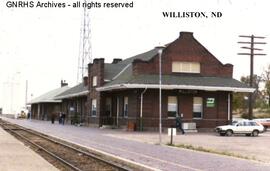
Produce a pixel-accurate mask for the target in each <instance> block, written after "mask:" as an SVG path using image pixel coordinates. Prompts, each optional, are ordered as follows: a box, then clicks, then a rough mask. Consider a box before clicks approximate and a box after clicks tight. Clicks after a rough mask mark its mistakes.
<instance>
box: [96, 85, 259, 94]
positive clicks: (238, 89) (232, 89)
mask: <svg viewBox="0 0 270 171" xmlns="http://www.w3.org/2000/svg"><path fill="white" fill-rule="evenodd" d="M133 88H148V89H158V88H159V84H116V85H111V86H104V87H99V88H96V90H97V91H109V90H116V89H133ZM161 88H162V89H163V90H173V89H186V90H205V91H230V92H243V93H251V92H254V91H255V89H254V88H244V87H243V88H242V87H219V86H197V85H166V84H162V85H161Z"/></svg>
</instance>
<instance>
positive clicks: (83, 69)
mask: <svg viewBox="0 0 270 171" xmlns="http://www.w3.org/2000/svg"><path fill="white" fill-rule="evenodd" d="M84 3H85V4H87V0H85V1H84ZM91 49H92V46H91V25H90V9H87V5H85V7H84V8H83V20H82V26H81V31H80V47H79V57H78V68H77V83H79V82H81V81H82V78H83V77H84V76H86V75H88V67H87V66H88V63H90V62H92V50H91Z"/></svg>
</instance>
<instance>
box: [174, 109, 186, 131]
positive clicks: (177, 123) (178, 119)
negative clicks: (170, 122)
mask: <svg viewBox="0 0 270 171" xmlns="http://www.w3.org/2000/svg"><path fill="white" fill-rule="evenodd" d="M176 128H179V129H180V131H181V132H182V134H185V131H184V129H183V128H182V118H181V117H180V116H179V115H178V114H176Z"/></svg>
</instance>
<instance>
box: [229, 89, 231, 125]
mask: <svg viewBox="0 0 270 171" xmlns="http://www.w3.org/2000/svg"><path fill="white" fill-rule="evenodd" d="M230 120H231V93H228V121H230Z"/></svg>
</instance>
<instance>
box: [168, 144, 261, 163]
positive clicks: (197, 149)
mask: <svg viewBox="0 0 270 171" xmlns="http://www.w3.org/2000/svg"><path fill="white" fill-rule="evenodd" d="M167 145H168V146H173V147H178V148H185V149H189V150H194V151H201V152H206V153H214V154H219V155H225V156H230V157H237V158H241V159H247V160H256V158H255V157H254V156H252V157H246V156H243V155H240V154H235V153H232V152H228V151H217V150H213V149H208V148H204V147H201V146H198V147H195V146H193V145H190V144H177V145H174V144H172V145H171V144H169V143H168V144H167ZM256 161H259V160H256Z"/></svg>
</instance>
